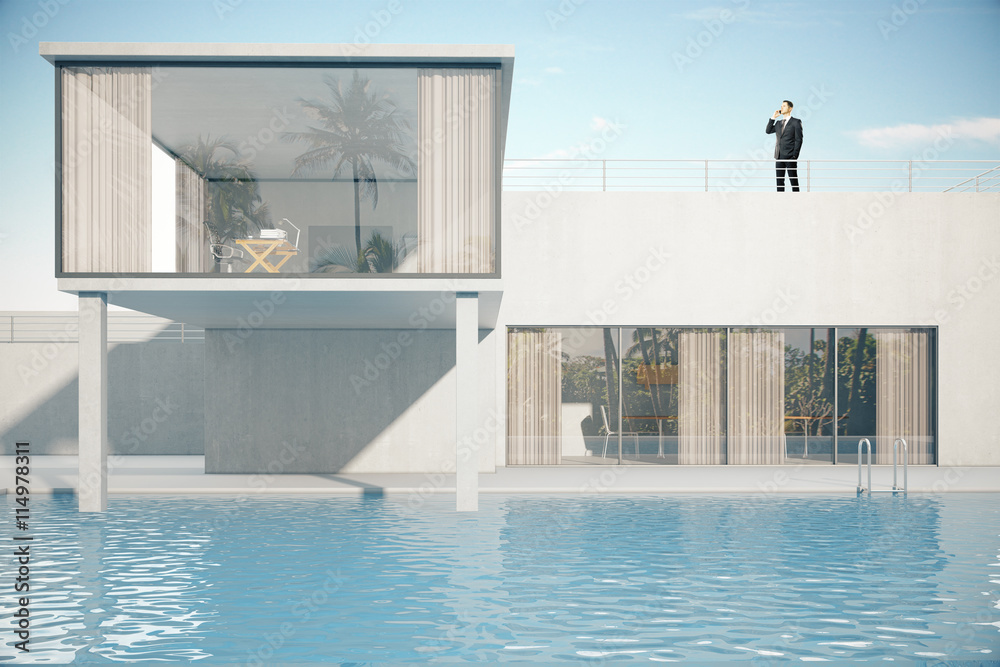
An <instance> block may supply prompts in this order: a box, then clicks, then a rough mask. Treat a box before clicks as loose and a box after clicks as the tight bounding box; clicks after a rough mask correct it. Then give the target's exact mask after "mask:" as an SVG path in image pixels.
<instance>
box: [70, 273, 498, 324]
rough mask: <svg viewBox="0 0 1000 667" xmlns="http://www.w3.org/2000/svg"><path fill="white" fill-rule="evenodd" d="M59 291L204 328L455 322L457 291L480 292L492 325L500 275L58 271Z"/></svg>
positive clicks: (484, 320) (482, 314) (484, 319)
mask: <svg viewBox="0 0 1000 667" xmlns="http://www.w3.org/2000/svg"><path fill="white" fill-rule="evenodd" d="M58 287H59V290H60V291H63V292H69V293H75V294H79V293H80V292H105V293H107V295H108V303H109V304H111V305H115V306H120V307H122V308H128V309H130V310H136V311H139V312H143V313H149V314H151V315H157V316H159V317H164V318H167V319H170V320H174V321H176V322H184V323H185V324H191V325H194V326H199V327H204V328H206V329H238V328H241V327H249V328H251V329H454V328H455V294H456V293H460V292H476V293H478V294H479V328H480V329H493V328H495V327H496V322H497V315H498V313H499V311H500V301H501V299H502V297H503V286H502V283H501V282H500V281H499V280H497V279H464V278H440V279H439V278H429V279H407V278H398V279H395V278H394V279H387V280H337V279H335V278H334V279H329V280H319V279H316V280H309V279H296V278H292V277H289V278H232V279H229V278H223V277H213V278H189V277H184V278H121V277H116V278H59V279H58Z"/></svg>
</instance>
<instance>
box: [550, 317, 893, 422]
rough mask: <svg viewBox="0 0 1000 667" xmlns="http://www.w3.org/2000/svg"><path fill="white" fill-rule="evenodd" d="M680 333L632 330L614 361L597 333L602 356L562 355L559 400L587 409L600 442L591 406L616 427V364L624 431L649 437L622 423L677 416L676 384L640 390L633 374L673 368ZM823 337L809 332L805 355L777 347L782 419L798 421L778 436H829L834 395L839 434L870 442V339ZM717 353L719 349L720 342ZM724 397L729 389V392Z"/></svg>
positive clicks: (864, 335)
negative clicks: (622, 354) (782, 351)
mask: <svg viewBox="0 0 1000 667" xmlns="http://www.w3.org/2000/svg"><path fill="white" fill-rule="evenodd" d="M680 331H681V330H680V329H671V328H660V329H650V328H639V329H636V330H635V332H634V334H633V337H632V341H633V343H632V345H631V346H630V347H629V348H628V349H627V350H626V357H625V359H621V360H620V359H619V358H618V354H617V350H616V348H615V344H614V334H613V329H604V331H603V339H604V349H605V354H604V356H603V357H594V356H578V357H570V356H569V355H568V354H566V353H564V354H563V363H562V378H563V381H562V382H563V384H562V400H563V401H564V402H573V403H590V404H591V406H593V411H592V419H593V423H594V424H595V425H596V426H597V427H598V433H599V434H602V435H603V434H604V433H605V430H604V428H603V422H602V420H601V413H600V407H599V406H601V405H605V406H608V407H609V408H610V409H609V412H608V417H609V419H610V420H611V423H612V424H617V422H618V376H617V373H618V368H619V364H620V365H621V367H622V369H623V373H624V375H623V377H622V386H623V390H624V391H623V395H624V408H625V409H624V413H625V414H624V419H625V420H626V427H627V429H626V430H630V431H639V432H643V433H656V432H657V424H656V420H653V419H636V420H629V416H630V415H652V414H657V415H676V414H678V412H677V410H678V385H676V384H660V385H657V384H655V383H650V384H649V385H648V388H647V385H645V384H643V383H641V382H640V381H639V380H638V379H637V371H638V368H639V365H640V364H646V365H647V367H648V366H649V365H650V364H677V363H678V362H679V351H678V347H677V346H678V340H679V337H678V334H679V332H680ZM823 332H824V330H823V329H815V330H813V331H812V332H810V340H809V348H811V350H812V352H811V353H809V352H807V350H801V349H799V348H796V347H792V346H791V345H786V346H785V359H784V373H785V414H786V415H789V416H794V417H798V419H790V420H787V421H786V433H797V434H804V435H809V436H821V435H832V423H833V421H834V419H833V398H834V390H835V389H836V391H837V392H838V394H837V402H838V407H839V411H840V414H841V415H842V419H841V420H840V421H839V435H842V436H843V435H862V436H864V435H869V436H870V435H872V434H874V432H875V391H876V390H875V355H876V349H875V347H876V343H875V337H874V336H872V335H870V334H869V333H868V330H867V329H860V330H857V332H856V333H857V335H856V336H854V337H847V336H842V337H841V338H840V339H839V340H836V339H835V330H834V329H832V328H830V329H826V330H825V338H824V337H823ZM817 334H819V336H820V337H817ZM835 340H836V344H837V354H836V360H837V363H838V366H839V367H838V368H837V369H836V374H835V373H834V362H835V357H834V354H833V349H834V348H833V346H834V343H835ZM723 346H724V347H723V349H725V342H724V341H723ZM835 375H836V377H835ZM728 391H734V389H732V388H730V389H729V390H728ZM609 397H610V399H609ZM804 417H809V419H805V418H804ZM817 417H818V419H817ZM663 429H664V430H663V433H664V435H675V434H676V433H677V421H676V420H669V421H664V422H663ZM585 433H586V431H585ZM588 434H589V433H588ZM596 434H597V433H595V435H596Z"/></svg>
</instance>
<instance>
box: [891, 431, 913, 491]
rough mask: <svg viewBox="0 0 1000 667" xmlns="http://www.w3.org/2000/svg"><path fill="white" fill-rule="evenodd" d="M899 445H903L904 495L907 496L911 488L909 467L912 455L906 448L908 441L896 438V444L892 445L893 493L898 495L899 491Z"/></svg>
mask: <svg viewBox="0 0 1000 667" xmlns="http://www.w3.org/2000/svg"><path fill="white" fill-rule="evenodd" d="M899 443H903V495H904V496H905V495H906V494H907V488H908V487H909V479H908V478H909V475H907V465H908V464H909V459H910V453H909V451H908V449H907V447H906V440H904V439H903V438H896V440H895V442H893V443H892V493H893V495H896V491H898V490H899V487H898V486H897V485H896V452H897V450H898V449H899Z"/></svg>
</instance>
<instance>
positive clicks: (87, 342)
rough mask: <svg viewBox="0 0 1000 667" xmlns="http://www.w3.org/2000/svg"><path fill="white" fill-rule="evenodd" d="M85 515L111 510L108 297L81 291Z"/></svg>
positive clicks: (80, 484) (81, 480)
mask: <svg viewBox="0 0 1000 667" xmlns="http://www.w3.org/2000/svg"><path fill="white" fill-rule="evenodd" d="M79 353H80V381H79V387H80V452H79V454H80V470H79V479H78V481H77V495H78V498H79V499H80V511H81V512H105V511H107V509H108V295H107V294H106V293H104V292H80V344H79Z"/></svg>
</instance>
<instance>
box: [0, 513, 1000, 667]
mask: <svg viewBox="0 0 1000 667" xmlns="http://www.w3.org/2000/svg"><path fill="white" fill-rule="evenodd" d="M763 500H764V501H762V499H761V498H760V497H756V496H753V497H751V496H738V495H731V496H698V497H680V496H667V497H637V496H628V497H611V496H608V497H596V498H580V497H568V496H515V497H503V496H483V497H482V498H481V499H480V508H481V509H480V512H478V513H476V514H458V513H456V512H454V511H453V504H454V499H453V498H447V497H439V498H432V499H429V500H427V501H425V502H424V503H423V504H422V506H421V507H419V508H418V509H413V508H411V507H410V506H409V505H408V504H407V502H406V499H405V498H404V499H394V498H393V497H391V496H390V497H387V498H318V497H303V496H297V497H288V498H284V497H270V496H269V497H267V498H246V499H232V498H226V497H198V496H194V497H152V496H144V497H131V498H123V497H113V498H112V499H111V502H110V508H109V511H108V512H107V513H106V514H80V513H78V512H76V507H75V500H74V499H72V498H67V497H60V496H55V497H52V498H45V497H39V498H37V499H33V503H34V506H33V509H32V528H33V530H32V535H33V537H34V541H33V542H32V563H31V566H32V570H31V586H32V588H31V612H32V652H31V654H30V660H28V661H32V660H34V661H39V662H41V661H49V662H52V661H58V662H65V661H67V660H71V659H74V658H75V660H76V661H77V662H87V661H90V662H112V661H113V662H119V661H143V662H146V661H172V660H183V661H190V660H197V661H199V662H203V663H209V664H211V663H240V664H269V663H273V662H307V661H314V662H327V663H331V662H350V661H357V662H365V661H378V662H417V663H420V662H435V661H444V662H448V661H455V660H478V661H487V662H503V661H534V662H547V661H557V660H567V661H576V662H587V663H603V662H605V661H612V660H613V661H623V660H643V661H654V662H666V661H688V662H695V663H698V662H707V661H718V660H741V661H747V660H750V661H752V662H753V664H761V665H763V664H768V663H769V661H772V660H775V661H787V660H803V661H821V660H830V661H846V660H879V661H881V660H882V659H888V658H891V659H895V660H901V661H904V662H907V661H908V662H913V661H927V660H933V659H936V658H938V657H942V656H947V657H948V659H949V660H979V661H982V660H984V659H989V658H990V657H992V656H993V655H995V654H996V652H997V651H998V650H1000V582H998V581H997V569H996V568H997V566H998V565H1000V562H998V561H1000V559H998V550H1000V537H998V535H1000V509H998V508H1000V502H998V498H997V497H996V496H991V495H989V494H955V495H951V496H942V497H922V496H916V497H911V498H876V499H869V498H862V499H856V498H845V497H819V496H809V497H777V498H775V497H770V498H766V499H763ZM765 501H766V502H765ZM6 511H7V513H8V516H7V517H5V522H4V524H3V525H5V526H10V525H11V523H12V517H13V514H14V512H13V505H12V503H10V502H9V501H7V503H6ZM15 569H16V568H15V564H14V562H13V560H12V559H11V558H9V557H8V558H6V559H5V560H3V561H2V562H0V575H2V576H3V577H4V578H5V579H6V577H8V576H10V575H11V574H12V573H14V571H15ZM4 640H5V641H6V642H7V643H6V644H4V645H3V647H2V648H0V660H6V659H11V658H15V657H16V658H17V659H18V661H19V662H23V661H25V659H24V657H22V656H23V654H22V655H17V654H16V651H15V649H14V647H13V641H9V640H8V639H7V637H5V638H4Z"/></svg>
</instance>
